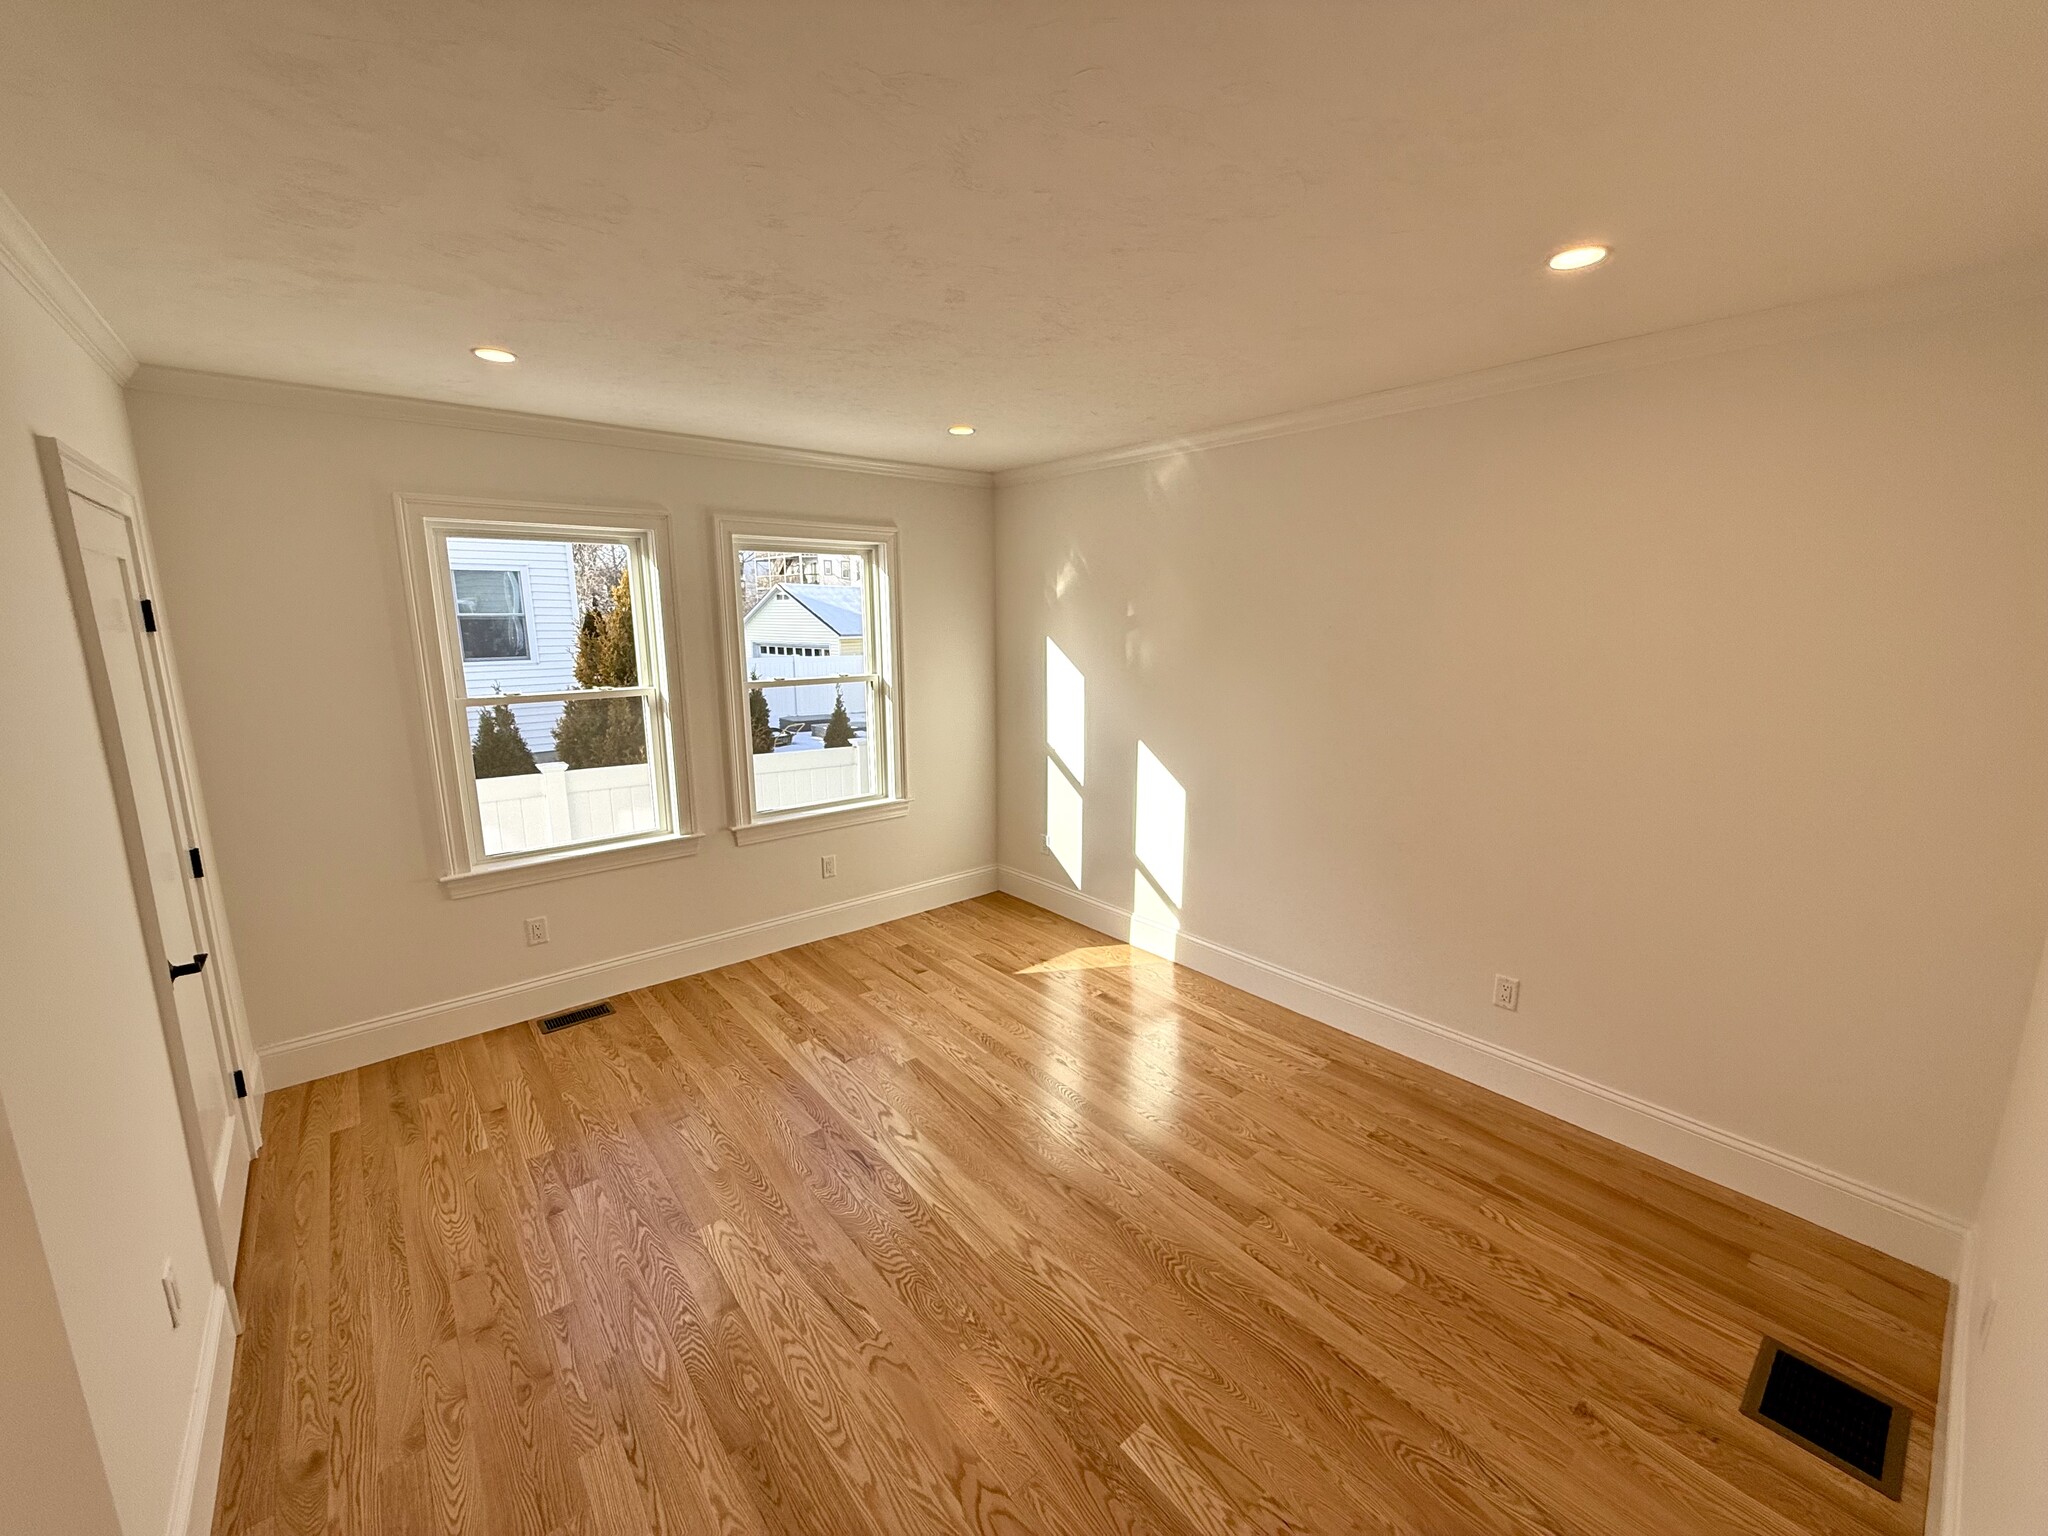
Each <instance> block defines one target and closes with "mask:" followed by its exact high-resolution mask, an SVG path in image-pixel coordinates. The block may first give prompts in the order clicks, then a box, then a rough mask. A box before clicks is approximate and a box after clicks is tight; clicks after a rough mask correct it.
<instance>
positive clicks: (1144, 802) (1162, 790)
mask: <svg viewBox="0 0 2048 1536" xmlns="http://www.w3.org/2000/svg"><path fill="white" fill-rule="evenodd" d="M1134 812H1135V814H1134V817H1133V820H1134V822H1135V824H1136V844H1137V848H1136V851H1137V856H1138V858H1137V863H1138V867H1137V871H1136V873H1135V874H1134V875H1133V877H1132V889H1131V943H1132V944H1134V945H1135V946H1137V947H1138V948H1140V949H1144V950H1149V951H1150V952H1151V953H1153V954H1155V955H1164V956H1165V957H1166V958H1167V959H1169V960H1170V959H1172V958H1173V954H1174V948H1175V944H1176V942H1177V939H1178V936H1179V933H1180V909H1181V901H1182V897H1183V883H1184V880H1185V877H1186V863H1187V834H1188V793H1187V791H1186V790H1185V789H1183V788H1182V787H1181V783H1180V780H1178V779H1176V778H1175V777H1174V776H1173V775H1172V774H1171V773H1170V772H1168V771H1167V767H1166V765H1165V764H1164V763H1162V762H1160V761H1159V758H1158V756H1157V755H1156V754H1155V753H1154V752H1153V751H1152V749H1151V748H1150V747H1148V746H1146V745H1145V743H1144V742H1142V741H1141V742H1139V743H1138V780H1137V799H1136V803H1135V806H1134Z"/></svg>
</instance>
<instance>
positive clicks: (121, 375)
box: [0, 192, 135, 384]
mask: <svg viewBox="0 0 2048 1536" xmlns="http://www.w3.org/2000/svg"><path fill="white" fill-rule="evenodd" d="M0 267H4V268H6V269H7V270H8V271H9V272H11V273H13V274H14V280H15V281H16V282H18V283H20V284H21V286H22V287H23V288H26V289H27V290H28V292H29V296H30V297H31V298H33V299H34V300H35V301H36V302H37V303H38V304H40V305H42V306H43V308H44V309H46V310H48V311H49V312H50V318H51V319H53V320H55V321H56V322H57V323H58V324H59V325H61V326H63V327H64V329H65V331H66V332H67V333H68V334H69V335H70V337H71V339H72V340H73V341H75V342H77V343H78V344H79V345H80V346H81V347H83V348H85V350H86V352H87V353H88V354H89V355H90V356H91V357H92V360H93V361H94V362H96V363H98V364H99V365H100V366H101V367H102V368H104V369H106V371H107V372H108V373H109V374H111V375H112V376H113V380H114V382H115V383H116V384H125V383H127V382H128V379H129V378H130V377H131V376H132V375H133V374H134V372H135V354H134V353H133V352H130V351H129V350H128V347H127V344H126V343H125V342H123V341H122V340H121V338H120V337H119V336H117V335H115V334H114V328H113V327H112V326H111V325H109V324H107V317H106V316H105V315H103V314H101V313H100V312H99V310H97V309H96V308H94V307H93V302H92V300H91V299H89V298H87V297H86V296H85V290H84V289H83V288H81V287H79V286H78V284H77V283H75V282H73V281H72V280H71V274H70V273H69V272H66V271H65V270H64V268H63V266H62V265H61V264H60V263H59V262H58V260H57V258H56V256H54V255H53V254H52V253H51V251H50V248H49V247H48V246H47V245H45V244H43V237H42V236H41V235H39V234H37V233H36V232H35V228H34V226H32V225H31V224H30V223H29V221H28V220H27V219H25V218H23V217H22V216H21V210H20V209H19V208H17V207H15V206H14V204H13V203H12V202H10V201H9V200H8V198H7V195H6V194H5V193H4V192H0Z"/></svg>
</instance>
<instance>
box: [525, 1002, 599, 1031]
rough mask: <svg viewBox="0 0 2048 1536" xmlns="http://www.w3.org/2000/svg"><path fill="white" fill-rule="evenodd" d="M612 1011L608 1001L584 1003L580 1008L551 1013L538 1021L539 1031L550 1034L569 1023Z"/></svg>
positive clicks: (595, 1017) (579, 1021)
mask: <svg viewBox="0 0 2048 1536" xmlns="http://www.w3.org/2000/svg"><path fill="white" fill-rule="evenodd" d="M611 1011H612V1005H611V1004H610V1003H585V1004H584V1005H583V1006H582V1007H581V1008H571V1009H570V1010H569V1011H568V1012H566V1013H551V1014H549V1015H548V1016H547V1017H546V1018H544V1019H542V1020H541V1021H540V1032H541V1033H542V1034H544V1035H552V1034H553V1033H554V1032H555V1031H556V1030H558V1029H567V1028H568V1027H569V1026H570V1025H571V1024H581V1023H583V1022H585V1021H586V1020H588V1019H601V1018H603V1017H604V1016H605V1015H606V1014H608V1013H610V1012H611Z"/></svg>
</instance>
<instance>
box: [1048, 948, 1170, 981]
mask: <svg viewBox="0 0 2048 1536" xmlns="http://www.w3.org/2000/svg"><path fill="white" fill-rule="evenodd" d="M1168 963H1169V962H1168V961H1167V959H1166V958H1165V956H1163V955H1150V954H1147V953H1145V951H1144V950H1142V949H1136V948H1133V947H1132V946H1131V945H1129V944H1097V945H1095V946H1093V947H1092V948H1088V949H1070V950H1068V951H1067V952H1066V953H1065V954H1063V955H1054V956H1053V957H1052V958H1051V959H1050V960H1041V961H1039V962H1038V964H1036V965H1027V966H1025V967H1024V968H1023V969H1022V970H1020V971H1016V972H1013V973H1012V974H1014V975H1017V976H1035V975H1042V974H1048V973H1050V972H1053V971H1120V970H1127V969H1129V968H1130V967H1132V966H1137V965H1165V964H1168Z"/></svg>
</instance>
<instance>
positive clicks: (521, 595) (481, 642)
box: [455, 570, 533, 661]
mask: <svg viewBox="0 0 2048 1536" xmlns="http://www.w3.org/2000/svg"><path fill="white" fill-rule="evenodd" d="M455 614H456V623H457V624H458V625H459V626H460V627H461V630H462V659H463V660H464V661H492V660H502V659H504V658H507V657H513V656H516V657H518V658H520V659H521V660H522V661H523V660H525V659H527V658H528V657H530V656H531V655H532V654H533V653H532V651H531V650H530V649H529V645H528V641H527V637H526V587H525V583H524V582H522V581H521V580H520V573H519V572H517V571H491V570H475V571H457V572H455Z"/></svg>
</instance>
